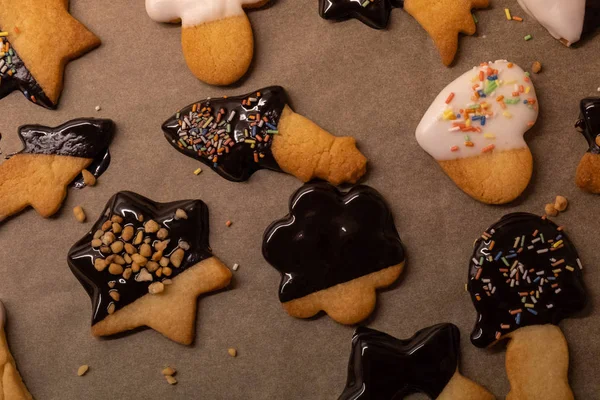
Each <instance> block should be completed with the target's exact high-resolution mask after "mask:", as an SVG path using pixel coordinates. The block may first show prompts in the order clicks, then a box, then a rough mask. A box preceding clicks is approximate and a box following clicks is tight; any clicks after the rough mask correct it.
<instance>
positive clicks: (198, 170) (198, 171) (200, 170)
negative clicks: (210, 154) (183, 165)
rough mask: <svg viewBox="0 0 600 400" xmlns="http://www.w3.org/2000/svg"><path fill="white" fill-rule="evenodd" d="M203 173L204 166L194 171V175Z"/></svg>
mask: <svg viewBox="0 0 600 400" xmlns="http://www.w3.org/2000/svg"><path fill="white" fill-rule="evenodd" d="M201 173H202V168H198V169H197V170H195V171H194V175H200V174H201Z"/></svg>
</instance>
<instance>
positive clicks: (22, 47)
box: [0, 0, 100, 108]
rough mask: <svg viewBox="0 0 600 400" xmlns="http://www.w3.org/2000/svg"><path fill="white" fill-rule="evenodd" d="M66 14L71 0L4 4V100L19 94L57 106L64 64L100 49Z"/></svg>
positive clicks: (0, 46)
mask: <svg viewBox="0 0 600 400" xmlns="http://www.w3.org/2000/svg"><path fill="white" fill-rule="evenodd" d="M68 10H69V0H43V1H40V0H0V29H1V30H2V31H3V32H4V33H3V36H2V37H0V40H1V42H0V98H3V97H5V96H7V95H8V94H9V93H11V92H12V91H13V90H20V91H21V92H23V94H24V95H25V97H27V98H28V99H29V100H30V101H32V102H34V103H37V104H39V105H42V106H44V107H47V108H55V107H56V104H57V103H58V99H59V97H60V94H61V92H62V88H63V74H64V69H65V65H66V64H67V63H68V62H69V61H71V60H73V59H75V58H77V57H80V56H81V55H83V54H85V53H87V52H88V51H90V50H92V49H94V48H95V47H98V46H99V45H100V39H98V38H97V37H96V35H94V34H93V33H92V32H90V31H89V30H88V29H87V28H86V27H85V26H83V25H82V24H81V23H80V22H79V21H77V20H76V19H75V18H73V17H72V16H71V15H70V14H69V11H68Z"/></svg>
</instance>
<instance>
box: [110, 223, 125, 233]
mask: <svg viewBox="0 0 600 400" xmlns="http://www.w3.org/2000/svg"><path fill="white" fill-rule="evenodd" d="M112 230H113V232H114V233H116V234H119V233H121V231H122V230H123V228H122V227H121V225H120V224H119V223H117V222H113V224H112Z"/></svg>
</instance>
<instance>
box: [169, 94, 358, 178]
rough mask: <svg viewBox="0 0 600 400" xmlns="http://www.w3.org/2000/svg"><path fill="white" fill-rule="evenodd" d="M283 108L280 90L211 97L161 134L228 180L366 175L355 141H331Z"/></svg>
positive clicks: (332, 138) (178, 116)
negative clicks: (273, 174)
mask: <svg viewBox="0 0 600 400" xmlns="http://www.w3.org/2000/svg"><path fill="white" fill-rule="evenodd" d="M287 104H288V99H287V95H286V93H285V90H284V89H283V88H282V87H279V86H271V87H267V88H263V89H260V90H258V91H255V92H252V93H249V94H246V95H243V96H238V97H223V98H209V99H206V100H202V101H199V102H196V103H193V104H190V105H189V106H187V107H185V108H183V109H181V110H179V111H178V112H177V113H176V114H175V115H173V116H172V117H171V118H169V120H167V121H166V122H165V123H164V124H163V126H162V129H163V131H164V133H165V137H166V138H167V140H168V141H169V143H171V145H172V146H173V147H174V148H175V149H177V150H178V151H179V152H181V153H183V154H185V155H187V156H189V157H192V158H196V159H198V160H200V161H202V162H203V163H204V164H206V165H208V166H209V167H210V168H211V169H213V170H214V171H216V172H217V173H218V174H219V175H221V176H222V177H224V178H225V179H228V180H230V181H235V182H240V181H245V180H247V179H248V178H250V176H251V175H252V174H253V173H254V172H256V171H258V170H259V169H271V170H276V171H284V172H287V173H289V174H292V175H294V176H295V177H297V178H298V179H300V180H302V181H304V182H307V181H309V180H311V179H314V178H320V179H323V180H326V181H329V182H331V183H332V184H334V185H339V184H341V183H344V182H350V183H355V182H356V181H358V179H359V178H361V177H362V176H363V175H364V174H365V172H366V165H367V159H366V158H365V157H364V156H363V155H362V154H361V153H360V152H359V151H358V149H357V148H356V141H355V140H354V138H351V137H340V138H338V137H335V136H332V135H331V134H329V133H328V132H326V131H324V130H323V129H321V128H320V127H319V126H317V125H316V124H315V123H313V122H312V121H310V120H308V119H306V118H304V117H303V116H301V115H300V114H296V113H295V112H294V111H292V109H291V108H290V107H289V106H288V105H287Z"/></svg>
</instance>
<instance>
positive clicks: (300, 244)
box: [262, 183, 404, 324]
mask: <svg viewBox="0 0 600 400" xmlns="http://www.w3.org/2000/svg"><path fill="white" fill-rule="evenodd" d="M289 210H290V213H289V214H288V215H287V216H286V217H285V218H283V219H281V220H278V221H275V222H273V223H272V224H271V226H269V227H268V228H267V230H266V231H265V234H264V239H263V246H262V251H263V256H264V257H265V259H266V260H267V262H269V264H271V265H272V266H273V267H275V268H276V269H277V270H278V271H279V272H280V273H281V283H280V285H279V300H280V301H281V303H282V305H283V308H284V309H285V310H286V311H287V312H288V314H290V315H292V316H294V317H298V318H309V317H312V316H314V315H316V314H317V313H318V312H320V311H325V312H326V313H327V314H328V315H329V316H330V317H331V318H333V319H334V320H335V321H337V322H339V323H342V324H355V323H358V322H360V321H362V320H364V319H365V318H367V317H368V316H369V315H370V314H371V312H372V311H373V309H374V308H375V303H376V301H377V297H376V296H377V295H376V289H379V288H384V287H387V286H389V285H391V284H392V283H394V282H395V281H396V279H398V277H399V276H400V274H401V273H402V270H403V269H404V248H403V246H402V242H401V241H400V236H399V235H398V231H397V230H396V226H395V225H394V219H393V217H392V213H391V211H390V210H389V208H388V206H387V204H386V202H385V200H384V199H383V197H381V195H380V194H379V193H378V192H377V191H376V190H375V189H372V188H370V187H368V186H362V185H361V186H356V187H354V188H353V189H351V190H350V191H348V192H347V193H342V192H340V191H338V190H337V189H336V188H335V187H333V186H331V185H328V184H326V183H315V184H308V185H304V186H303V187H302V188H300V189H299V190H298V191H297V192H296V193H294V195H293V196H292V197H291V199H290V206H289Z"/></svg>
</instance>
